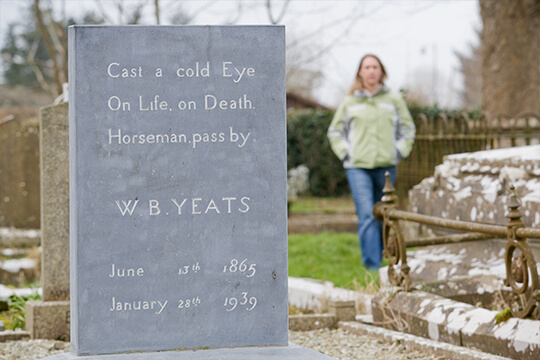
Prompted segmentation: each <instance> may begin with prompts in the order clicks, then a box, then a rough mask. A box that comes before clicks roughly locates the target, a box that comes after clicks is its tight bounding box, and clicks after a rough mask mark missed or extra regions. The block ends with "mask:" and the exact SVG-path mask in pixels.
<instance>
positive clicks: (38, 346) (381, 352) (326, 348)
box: [0, 329, 446, 360]
mask: <svg viewBox="0 0 540 360" xmlns="http://www.w3.org/2000/svg"><path fill="white" fill-rule="evenodd" d="M289 341H290V342H292V343H295V344H297V345H300V346H303V347H306V348H310V349H313V350H316V351H318V352H321V353H323V354H326V355H329V356H331V357H334V358H336V359H339V360H353V359H358V360H446V359H445V358H443V357H437V356H435V355H433V354H428V353H422V352H419V351H415V350H409V349H407V348H406V347H405V346H404V345H402V344H399V343H397V342H395V343H387V342H384V341H381V340H380V339H379V338H377V337H376V336H366V335H363V336H358V335H354V334H349V333H347V332H346V331H344V330H339V329H338V330H329V329H323V330H315V331H305V332H304V331H289ZM69 349H70V348H69V343H66V342H62V341H54V340H28V341H10V342H6V343H2V344H0V360H37V359H43V358H44V357H47V356H51V355H55V354H59V353H62V352H68V351H69Z"/></svg>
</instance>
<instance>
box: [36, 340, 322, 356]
mask: <svg viewBox="0 0 540 360" xmlns="http://www.w3.org/2000/svg"><path fill="white" fill-rule="evenodd" d="M77 359H81V360H82V359H83V358H82V357H78V356H74V355H72V354H67V353H66V354H59V355H54V356H49V357H47V358H45V359H44V360H77ZM253 359H258V360H287V359H295V360H329V359H333V358H332V357H330V356H327V355H323V354H320V353H318V352H316V351H313V350H310V349H306V348H303V347H300V346H298V345H294V344H291V345H289V346H269V347H253V348H232V349H219V350H199V351H163V352H159V353H155V352H154V353H131V354H118V355H100V356H84V360H253Z"/></svg>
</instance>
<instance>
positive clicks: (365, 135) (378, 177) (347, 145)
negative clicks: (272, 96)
mask: <svg viewBox="0 0 540 360" xmlns="http://www.w3.org/2000/svg"><path fill="white" fill-rule="evenodd" d="M386 78H387V74H386V69H385V68H384V65H383V64H382V62H381V61H380V59H379V58H378V57H377V56H375V55H372V54H368V55H365V56H364V57H363V58H362V60H361V61H360V66H359V67H358V71H357V73H356V77H355V82H354V84H353V86H352V87H351V90H350V91H349V94H348V95H347V96H346V97H345V99H344V100H343V102H342V103H341V105H340V106H339V107H338V109H337V111H336V114H335V115H334V118H333V120H332V123H331V124H330V127H329V128H328V139H329V140H330V144H331V146H332V150H333V151H334V153H335V154H336V156H337V157H338V158H339V159H340V160H342V161H343V166H344V168H345V170H346V173H347V180H348V182H349V187H350V188H351V192H352V195H353V199H354V204H355V207H356V212H357V214H358V237H359V241H360V249H361V251H362V262H363V263H364V265H365V266H366V268H368V269H377V268H379V267H380V265H381V259H382V250H383V244H382V236H381V224H380V223H379V222H378V221H376V220H375V218H374V217H373V213H372V212H373V206H374V205H375V203H376V202H377V201H380V200H381V197H382V195H383V193H382V189H383V187H384V183H385V176H384V174H385V172H386V171H389V172H390V178H391V180H392V183H393V184H395V178H396V165H397V164H398V162H399V160H400V159H401V158H404V157H407V156H408V155H409V154H410V152H411V149H412V146H413V143H414V135H415V127H414V122H413V120H412V118H411V115H410V113H409V110H408V109H407V106H406V104H405V101H404V100H403V98H402V97H401V95H400V94H398V93H393V92H390V91H389V90H388V88H387V87H386V86H385V84H384V81H385V80H386Z"/></svg>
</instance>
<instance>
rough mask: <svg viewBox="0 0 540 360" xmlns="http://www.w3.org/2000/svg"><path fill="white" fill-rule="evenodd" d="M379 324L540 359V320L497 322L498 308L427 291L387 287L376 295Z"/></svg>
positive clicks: (375, 315) (511, 355)
mask: <svg viewBox="0 0 540 360" xmlns="http://www.w3.org/2000/svg"><path fill="white" fill-rule="evenodd" d="M372 310H373V318H374V323H375V324H376V325H381V326H383V327H385V328H389V329H393V330H399V331H402V332H406V333H410V334H414V335H417V336H422V337H425V338H428V339H432V340H435V341H440V342H447V343H450V344H454V345H460V346H467V347H471V348H475V349H479V350H481V351H485V352H488V353H491V354H495V355H499V356H506V357H509V358H511V359H519V360H538V359H540V321H535V320H528V319H516V318H512V319H510V320H508V321H505V322H502V323H499V324H497V323H496V320H495V316H496V315H497V312H496V311H490V310H486V309H482V308H477V307H475V306H472V305H469V304H465V303H462V302H457V301H453V300H451V299H447V298H443V297H441V296H437V295H434V294H429V293H426V292H420V291H413V292H403V291H400V289H399V288H391V287H389V288H385V289H383V290H381V292H380V293H379V294H378V295H377V296H376V297H375V298H374V299H373V303H372Z"/></svg>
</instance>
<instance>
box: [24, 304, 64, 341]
mask: <svg viewBox="0 0 540 360" xmlns="http://www.w3.org/2000/svg"><path fill="white" fill-rule="evenodd" d="M69 311H70V310H69V301H27V302H26V330H28V331H29V332H30V335H31V337H32V339H61V340H64V341H68V340H69V338H70V336H69V333H70V320H69V318H70V316H69Z"/></svg>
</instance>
